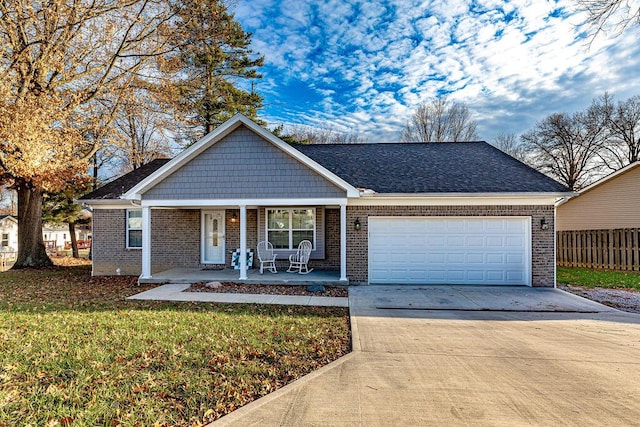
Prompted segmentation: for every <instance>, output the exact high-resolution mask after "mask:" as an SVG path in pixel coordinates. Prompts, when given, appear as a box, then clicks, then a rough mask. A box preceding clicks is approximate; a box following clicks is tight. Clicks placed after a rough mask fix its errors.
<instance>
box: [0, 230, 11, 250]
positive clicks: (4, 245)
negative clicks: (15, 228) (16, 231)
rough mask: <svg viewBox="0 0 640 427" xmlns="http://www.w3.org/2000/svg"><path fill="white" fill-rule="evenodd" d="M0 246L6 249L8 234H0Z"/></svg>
mask: <svg viewBox="0 0 640 427" xmlns="http://www.w3.org/2000/svg"><path fill="white" fill-rule="evenodd" d="M0 246H2V247H3V248H6V247H8V246H9V233H2V241H0Z"/></svg>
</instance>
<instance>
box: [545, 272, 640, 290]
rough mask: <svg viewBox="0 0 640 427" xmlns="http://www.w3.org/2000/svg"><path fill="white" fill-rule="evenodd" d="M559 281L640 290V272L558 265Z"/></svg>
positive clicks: (586, 285)
mask: <svg viewBox="0 0 640 427" xmlns="http://www.w3.org/2000/svg"><path fill="white" fill-rule="evenodd" d="M557 273H558V283H563V284H567V285H579V286H584V287H588V288H594V287H600V288H631V289H638V290H640V273H637V272H622V271H609V270H590V269H587V268H571V267H558V270H557Z"/></svg>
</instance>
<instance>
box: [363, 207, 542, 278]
mask: <svg viewBox="0 0 640 427" xmlns="http://www.w3.org/2000/svg"><path fill="white" fill-rule="evenodd" d="M530 229H531V226H530V219H529V218H526V217H524V218H523V217H429V218H425V217H394V218H390V217H369V282H370V283H398V284H403V283H406V284H451V285H471V284H477V285H529V286H530V285H531V272H530V265H531V249H530V248H531V244H530V242H531V238H530V234H531V233H530Z"/></svg>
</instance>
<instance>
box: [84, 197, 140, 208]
mask: <svg viewBox="0 0 640 427" xmlns="http://www.w3.org/2000/svg"><path fill="white" fill-rule="evenodd" d="M79 202H80V203H81V204H82V205H87V206H90V207H91V209H131V208H132V207H133V208H139V207H140V203H136V202H134V201H132V200H131V201H129V200H100V199H97V200H79Z"/></svg>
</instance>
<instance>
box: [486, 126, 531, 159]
mask: <svg viewBox="0 0 640 427" xmlns="http://www.w3.org/2000/svg"><path fill="white" fill-rule="evenodd" d="M493 145H494V146H495V147H496V148H498V149H499V150H500V151H502V152H504V153H507V154H508V155H510V156H511V157H514V158H516V159H518V160H520V161H521V162H523V163H526V161H527V157H528V156H527V147H526V146H525V145H524V144H523V143H522V141H521V140H520V139H519V138H518V135H516V134H515V133H513V132H510V133H500V134H499V135H498V136H496V138H495V139H494V140H493Z"/></svg>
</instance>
